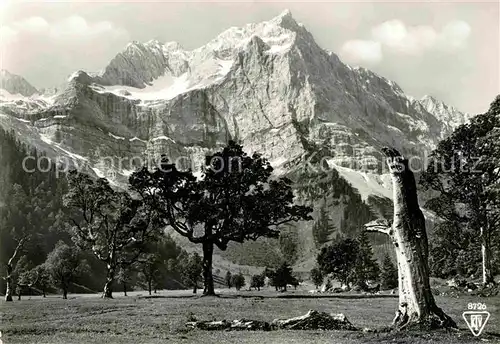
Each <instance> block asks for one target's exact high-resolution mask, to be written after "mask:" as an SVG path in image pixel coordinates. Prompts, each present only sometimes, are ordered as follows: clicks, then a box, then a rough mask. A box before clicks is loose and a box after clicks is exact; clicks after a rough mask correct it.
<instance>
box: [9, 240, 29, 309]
mask: <svg viewBox="0 0 500 344" xmlns="http://www.w3.org/2000/svg"><path fill="white" fill-rule="evenodd" d="M26 240H28V236H25V237H23V238H22V239H21V240H19V241H18V242H17V246H16V248H15V249H14V253H12V256H11V257H10V259H9V261H8V262H7V276H6V278H5V284H6V290H5V301H9V302H10V301H12V293H13V291H12V272H13V271H14V261H15V259H16V257H17V254H18V253H19V251H20V250H21V249H22V248H23V245H24V243H25V242H26Z"/></svg>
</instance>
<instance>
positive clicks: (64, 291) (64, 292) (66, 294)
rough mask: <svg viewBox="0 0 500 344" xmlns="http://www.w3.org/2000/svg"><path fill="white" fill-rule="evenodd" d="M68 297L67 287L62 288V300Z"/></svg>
mask: <svg viewBox="0 0 500 344" xmlns="http://www.w3.org/2000/svg"><path fill="white" fill-rule="evenodd" d="M67 299H68V288H64V289H63V300H67Z"/></svg>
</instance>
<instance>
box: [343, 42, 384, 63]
mask: <svg viewBox="0 0 500 344" xmlns="http://www.w3.org/2000/svg"><path fill="white" fill-rule="evenodd" d="M340 54H341V55H342V57H344V58H345V59H346V60H347V61H349V62H351V63H367V64H376V63H378V62H380V61H381V60H382V46H381V44H380V42H375V41H364V40H351V41H347V42H345V43H344V45H343V46H342V48H341V50H340Z"/></svg>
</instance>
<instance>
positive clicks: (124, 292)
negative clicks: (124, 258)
mask: <svg viewBox="0 0 500 344" xmlns="http://www.w3.org/2000/svg"><path fill="white" fill-rule="evenodd" d="M123 296H127V283H125V282H123Z"/></svg>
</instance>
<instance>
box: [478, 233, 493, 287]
mask: <svg viewBox="0 0 500 344" xmlns="http://www.w3.org/2000/svg"><path fill="white" fill-rule="evenodd" d="M489 239H490V238H489V237H488V233H487V231H485V230H484V227H481V254H482V258H483V266H482V268H483V271H482V272H483V285H484V286H488V285H490V284H494V283H495V280H494V278H493V271H492V270H491V246H490V240H489Z"/></svg>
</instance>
